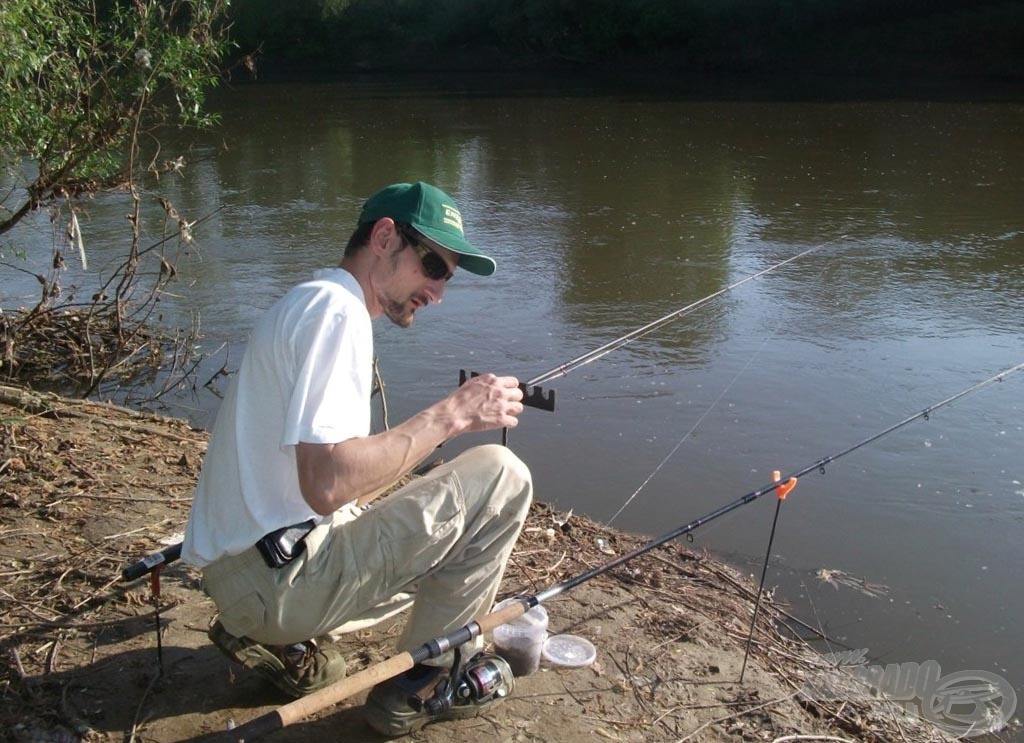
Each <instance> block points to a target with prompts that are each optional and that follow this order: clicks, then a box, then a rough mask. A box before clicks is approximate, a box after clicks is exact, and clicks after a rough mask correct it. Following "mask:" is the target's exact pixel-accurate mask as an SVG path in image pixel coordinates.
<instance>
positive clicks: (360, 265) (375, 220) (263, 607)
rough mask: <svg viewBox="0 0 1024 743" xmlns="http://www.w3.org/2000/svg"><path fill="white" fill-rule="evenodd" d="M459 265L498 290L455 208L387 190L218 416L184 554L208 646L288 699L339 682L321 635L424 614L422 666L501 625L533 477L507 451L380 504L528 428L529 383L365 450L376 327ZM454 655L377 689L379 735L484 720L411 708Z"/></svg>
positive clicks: (373, 700)
mask: <svg viewBox="0 0 1024 743" xmlns="http://www.w3.org/2000/svg"><path fill="white" fill-rule="evenodd" d="M456 267H458V268H462V269H465V270H467V271H470V272H472V273H475V274H479V275H483V276H487V275H490V274H491V273H493V272H494V268H495V263H494V261H493V260H492V259H491V258H489V257H487V256H486V255H484V254H483V253H482V252H481V251H480V250H479V249H477V248H476V247H475V246H473V245H472V244H471V243H469V242H468V241H467V240H466V238H465V236H464V233H463V230H462V218H461V215H460V212H459V210H458V208H457V207H456V205H455V202H454V201H453V200H452V199H451V197H449V196H448V195H447V194H445V193H444V192H443V191H441V190H439V189H438V188H435V187H434V186H431V185H428V184H426V183H422V182H420V183H415V184H408V183H400V184H396V185H392V186H389V187H387V188H385V189H383V190H382V191H379V192H378V193H376V194H374V195H373V196H372V197H371V198H370V199H369V200H368V201H367V202H366V203H365V205H364V206H363V209H362V213H361V214H360V217H359V224H358V227H357V229H356V231H355V232H354V233H353V235H352V237H351V238H350V239H349V242H348V245H347V247H346V248H345V252H344V257H343V258H342V260H341V264H340V266H339V267H337V268H333V269H327V270H323V271H319V272H317V273H316V274H315V277H314V279H313V280H312V281H309V282H306V283H303V284H300V285H298V286H297V287H294V288H293V289H292V290H291V291H289V292H288V293H287V294H286V295H285V296H284V297H283V298H282V299H280V300H279V301H278V302H277V303H276V304H275V305H274V306H273V307H271V308H270V310H268V312H267V313H266V315H265V316H264V317H263V318H262V319H261V321H260V322H259V324H258V325H257V326H256V328H255V329H254V331H253V334H252V337H251V339H250V342H249V346H248V348H247V349H246V352H245V356H244V358H243V359H242V363H241V366H240V368H239V370H238V374H237V376H236V378H235V379H234V380H233V382H232V385H231V387H230V388H229V390H228V393H227V395H226V397H225V399H224V402H223V404H222V406H221V410H220V412H219V413H218V416H217V421H216V423H215V425H214V429H213V434H212V436H211V439H210V446H209V449H208V451H207V454H206V458H205V461H204V463H203V470H202V474H201V476H200V480H199V485H198V487H197V490H196V495H195V500H194V502H193V504H192V510H191V513H190V515H189V522H188V527H187V530H186V534H185V542H184V546H183V551H182V557H183V558H184V559H185V560H187V561H188V562H190V563H192V564H194V565H197V566H199V567H201V568H202V570H203V581H204V588H205V590H206V591H207V593H208V594H209V595H210V596H211V597H212V598H213V600H214V602H215V603H216V605H217V609H218V610H219V612H220V614H219V616H218V618H217V619H216V620H215V621H214V623H213V624H212V626H211V629H210V638H211V640H212V641H213V642H214V644H215V645H217V647H219V648H220V649H221V650H222V651H223V652H224V653H225V654H227V655H228V656H229V657H230V658H232V659H233V660H235V661H237V662H239V663H242V664H244V665H246V666H248V667H250V668H254V669H256V670H258V671H260V672H262V673H263V674H265V675H267V676H268V677H269V678H270V679H271V680H272V681H273V682H274V683H275V684H276V685H277V686H278V687H280V688H281V689H283V690H284V691H286V692H287V693H289V694H291V695H293V696H300V695H302V694H306V693H309V692H311V691H315V690H317V689H320V688H323V687H324V686H327V685H328V684H330V683H331V682H333V681H336V680H337V679H339V678H341V677H343V676H344V674H345V666H344V660H343V659H342V658H341V656H340V653H339V652H338V651H337V649H335V648H333V647H331V646H330V645H324V646H320V645H318V644H317V643H316V641H315V640H314V639H312V638H316V637H318V636H321V635H324V634H327V633H329V632H331V631H332V630H336V629H338V628H342V629H345V628H352V627H355V626H359V624H360V623H362V624H363V625H364V626H365V624H366V623H367V622H370V623H372V622H373V621H375V620H377V621H379V620H380V619H381V618H383V617H386V616H391V615H393V614H394V613H396V612H397V611H400V610H402V609H403V608H405V607H406V606H408V605H409V604H410V602H411V605H412V610H411V613H410V616H409V617H408V620H407V622H406V625H405V629H404V632H403V634H402V636H401V638H400V640H399V642H398V650H399V651H402V650H410V649H413V648H415V647H418V646H419V645H421V644H422V643H424V642H426V641H427V640H429V639H431V638H433V637H437V636H440V635H443V634H447V633H448V632H450V631H452V630H454V629H457V628H459V627H461V626H463V625H464V624H466V623H467V622H469V621H470V620H471V619H472V618H473V617H474V616H478V615H480V614H483V613H486V612H487V611H489V610H490V608H491V605H492V603H493V601H494V598H495V594H496V593H497V589H498V583H499V581H500V579H501V575H502V572H503V571H504V567H505V563H506V562H507V560H508V557H509V555H510V553H511V551H512V547H513V545H514V543H515V541H516V538H517V537H518V534H519V531H520V529H521V528H522V524H523V521H524V519H525V518H526V512H527V509H528V507H529V503H530V500H531V497H532V485H531V481H530V474H529V471H528V470H527V469H526V466H525V465H524V464H523V463H522V462H521V461H520V460H519V459H517V458H516V457H515V456H514V455H513V454H511V453H510V452H509V451H508V450H507V449H505V448H503V447H500V446H497V445H489V446H480V447H475V448H472V449H470V450H468V451H466V452H464V453H463V454H462V455H460V456H458V457H456V458H455V459H454V460H452V461H451V462H448V463H446V464H443V465H441V466H439V467H437V468H435V469H433V470H432V471H431V472H430V473H429V474H427V475H425V476H423V477H420V478H416V479H415V480H413V481H412V482H411V483H409V484H407V485H406V486H404V487H403V488H401V489H400V490H398V491H396V492H394V493H392V494H391V495H389V496H388V497H387V498H385V499H383V500H381V501H379V502H374V499H375V498H377V496H378V495H380V494H381V493H382V492H384V491H386V490H387V489H388V488H390V487H391V486H392V485H394V484H395V483H396V482H397V481H398V480H399V479H400V478H402V477H403V476H404V475H406V474H408V473H409V472H411V471H412V470H413V468H414V467H415V466H416V465H417V464H418V463H419V462H421V461H422V460H423V459H425V458H426V457H427V456H428V455H429V454H431V452H433V451H434V449H435V448H436V447H437V446H438V445H439V444H441V443H442V442H444V441H447V440H449V439H451V438H453V437H455V436H458V435H460V434H463V433H467V432H470V431H484V430H489V429H497V428H502V427H514V426H515V425H516V423H517V422H518V418H517V416H518V415H519V414H520V413H521V412H522V409H523V405H522V402H521V400H522V393H521V391H520V390H519V387H518V381H517V380H516V379H515V378H513V377H497V376H494V375H484V376H480V377H476V378H473V379H471V380H470V381H468V382H467V383H466V384H464V385H462V386H461V387H459V388H458V389H456V390H455V391H454V392H452V393H451V394H450V395H449V396H448V397H446V398H445V399H443V400H441V401H440V402H438V403H436V404H434V405H431V406H430V407H428V408H427V409H425V410H423V411H422V412H420V413H418V414H417V415H415V416H413V417H412V418H410V419H409V420H407V421H405V422H404V423H402V424H400V425H398V426H396V427H394V428H391V429H390V430H388V431H385V432H383V433H379V434H375V435H372V436H371V435H369V432H370V392H371V387H372V382H371V372H372V359H373V336H372V329H371V320H373V319H376V318H377V317H380V316H381V315H385V316H387V317H388V319H390V320H391V321H392V322H393V323H395V324H396V325H399V326H401V327H409V326H411V325H412V324H413V321H414V320H415V317H416V312H417V311H418V310H421V309H423V308H425V307H426V306H427V305H429V304H430V303H431V302H440V301H441V299H442V297H443V296H444V291H445V284H446V282H447V281H448V279H450V278H451V277H452V274H453V272H454V271H455V269H456ZM371 504H372V505H371ZM289 527H290V528H289ZM282 531H283V533H282ZM413 596H414V598H411V597H413ZM474 645H475V647H472V648H464V649H463V650H464V652H463V653H462V655H463V657H469V656H470V655H471V654H472V652H473V651H474V650H476V649H478V648H479V640H477V641H476V643H474ZM451 656H452V653H449V654H448V656H447V657H443V658H441V659H438V660H437V661H435V662H437V663H438V666H431V667H419V666H418V667H416V668H414V669H412V670H411V671H409V672H407V674H405V675H404V677H399V678H396V679H393V680H391V681H388V682H385V683H383V684H379V685H378V686H377V687H375V688H374V689H373V690H372V691H371V693H370V695H369V698H368V700H367V706H366V709H367V719H368V721H369V722H370V724H371V725H372V726H373V727H374V728H375V729H377V730H378V731H380V732H382V733H386V734H390V735H398V734H404V733H407V732H410V731H412V730H416V729H419V728H420V727H422V726H423V725H424V724H426V723H427V722H431V721H433V720H434V719H438V718H444V719H448V718H452V717H459V716H470V715H472V714H474V713H475V712H476V711H477V710H476V709H474V708H473V705H465V706H462V707H459V706H456V707H452V708H450V709H447V710H445V711H444V712H441V713H437V712H436V711H435V713H434V714H433V715H432V714H430V713H429V712H427V711H425V709H424V710H423V711H420V710H416V709H413V708H412V707H411V706H410V704H409V702H408V699H409V696H410V689H412V688H414V687H415V689H417V690H420V691H423V693H424V694H426V695H429V693H430V691H431V689H433V688H434V687H435V686H437V685H439V684H441V682H443V681H444V680H445V676H446V671H445V670H444V669H443V668H442V667H441V666H442V664H448V663H451ZM424 690H425V691H424ZM434 709H435V710H436V708H434Z"/></svg>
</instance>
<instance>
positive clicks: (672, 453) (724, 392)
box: [606, 326, 779, 526]
mask: <svg viewBox="0 0 1024 743" xmlns="http://www.w3.org/2000/svg"><path fill="white" fill-rule="evenodd" d="M778 327H779V326H776V330H778ZM774 335H775V331H772V334H771V335H770V336H768V337H767V338H765V339H764V341H762V343H761V345H760V346H759V347H758V349H757V350H756V351H755V352H754V355H753V356H751V357H750V359H749V360H748V361H747V363H746V364H745V365H744V366H743V368H742V369H740V370H739V372H737V374H736V376H734V377H733V378H732V381H730V382H729V384H727V385H726V386H725V388H724V389H723V390H722V391H721V392H720V393H719V395H718V397H716V398H715V401H714V402H712V403H711V405H709V406H708V408H707V410H705V411H704V412H703V413H702V414H701V416H700V418H698V419H697V422H696V423H694V424H693V425H692V426H691V427H690V430H689V431H687V432H686V434H685V435H684V436H683V437H682V438H681V439H679V443H678V444H676V445H675V446H674V447H672V451H670V452H669V453H668V454H667V455H666V456H665V458H664V459H662V460H661V461H660V462H659V463H658V466H657V467H655V468H654V470H653V471H652V472H651V474H649V475H648V476H647V479H646V480H644V481H643V482H642V483H640V487H638V488H637V489H636V490H634V491H633V494H632V495H631V496H629V497H628V498H627V499H626V501H625V502H624V503H623V504H622V505H621V506H619V510H618V511H616V512H615V513H614V514H613V515H612V517H611V518H610V519H608V521H607V522H606V525H607V526H611V524H612V522H613V521H615V519H617V518H618V517H619V514H621V513H622V512H623V511H625V510H626V507H627V506H628V505H629V504H630V503H632V502H633V499H634V498H636V497H637V496H638V495H640V491H641V490H643V489H644V488H645V487H647V483H649V482H650V481H651V480H653V479H654V476H655V475H657V474H658V472H660V471H661V468H662V467H664V466H665V464H666V463H667V462H668V460H670V459H671V458H672V457H673V456H675V453H676V452H677V451H679V448H680V447H681V446H682V445H683V444H684V443H686V440H687V439H688V438H690V436H691V435H692V434H693V432H694V431H696V430H697V427H698V426H700V424H701V423H703V422H704V419H705V418H707V417H708V416H709V415H711V411H712V410H714V409H715V407H716V406H717V405H718V403H720V402H721V401H722V398H723V397H725V396H726V395H727V394H729V390H731V389H732V387H733V385H734V384H736V382H737V381H738V380H739V378H740V377H741V376H743V374H744V373H745V372H746V371H747V369H749V368H750V365H751V364H753V363H754V360H755V359H756V358H757V357H758V355H759V354H760V353H761V350H762V349H763V348H764V347H765V345H766V344H767V343H768V341H769V340H770V339H771V338H772V337H774Z"/></svg>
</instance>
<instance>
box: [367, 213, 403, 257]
mask: <svg viewBox="0 0 1024 743" xmlns="http://www.w3.org/2000/svg"><path fill="white" fill-rule="evenodd" d="M397 232H398V228H397V227H396V226H395V220H393V219H392V218H391V217H381V218H380V219H378V220H377V221H376V222H375V223H374V225H373V229H372V230H371V231H370V250H372V251H373V252H374V254H375V255H385V254H387V252H388V250H389V249H393V248H394V245H395V244H396V241H395V239H394V238H395V235H396V233H397Z"/></svg>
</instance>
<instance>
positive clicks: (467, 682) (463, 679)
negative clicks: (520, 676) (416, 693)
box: [409, 649, 515, 716]
mask: <svg viewBox="0 0 1024 743" xmlns="http://www.w3.org/2000/svg"><path fill="white" fill-rule="evenodd" d="M460 666H461V668H460ZM514 686H515V677H514V676H513V675H512V669H511V668H509V665H508V663H507V662H505V659H504V658H502V657H500V656H497V655H492V654H489V653H477V654H476V655H474V656H473V657H472V658H471V659H470V660H469V662H467V663H466V665H464V666H462V664H461V653H460V652H459V650H458V649H456V650H455V660H454V662H453V663H452V668H451V672H450V673H449V674H448V677H447V678H446V679H444V680H443V681H442V682H441V683H439V684H438V685H437V686H436V687H434V693H433V694H432V695H431V696H430V697H428V698H427V699H410V700H409V702H410V704H411V705H412V706H413V708H414V709H422V710H425V711H427V712H429V713H430V714H431V715H435V716H436V715H440V714H441V713H443V712H445V711H447V710H449V709H451V708H452V707H454V706H456V705H460V706H464V705H467V704H477V705H483V704H487V703H488V702H493V701H495V700H497V699H504V698H505V697H507V696H508V695H509V694H511V693H512V689H513V687H514Z"/></svg>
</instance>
